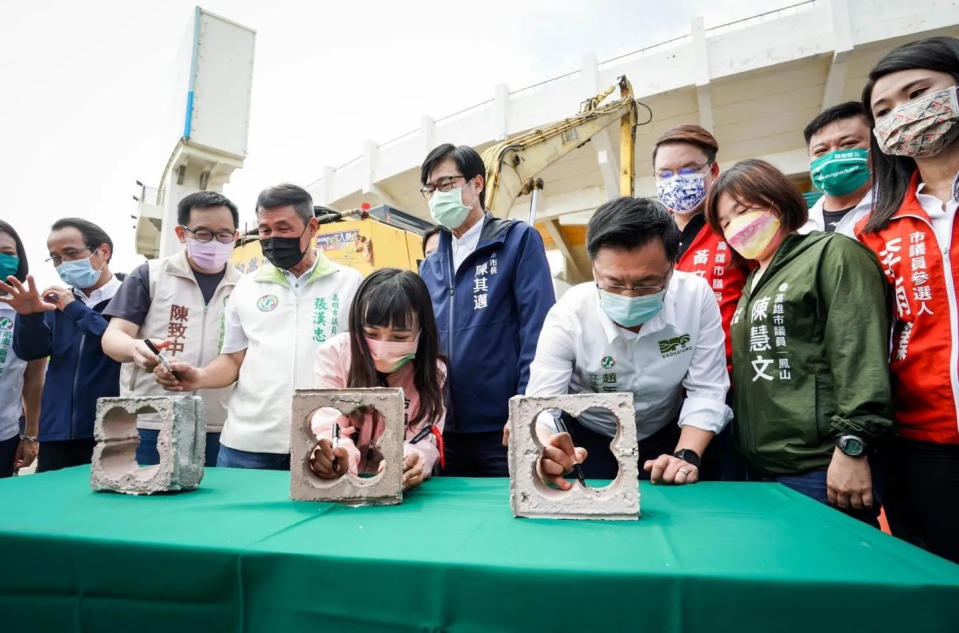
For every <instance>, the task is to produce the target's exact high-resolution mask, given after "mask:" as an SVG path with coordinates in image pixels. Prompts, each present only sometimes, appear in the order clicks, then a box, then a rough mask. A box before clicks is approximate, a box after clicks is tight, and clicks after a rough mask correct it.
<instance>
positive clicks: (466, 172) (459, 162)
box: [420, 143, 486, 209]
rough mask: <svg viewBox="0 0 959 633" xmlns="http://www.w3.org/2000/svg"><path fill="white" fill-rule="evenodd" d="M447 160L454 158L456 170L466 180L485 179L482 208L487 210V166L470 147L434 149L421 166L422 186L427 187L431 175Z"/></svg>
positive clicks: (447, 144) (481, 198) (444, 145)
mask: <svg viewBox="0 0 959 633" xmlns="http://www.w3.org/2000/svg"><path fill="white" fill-rule="evenodd" d="M447 158H452V159H453V162H455V163H456V168H457V169H459V170H460V173H461V174H463V177H464V178H466V180H472V179H473V178H475V177H476V176H482V177H483V188H482V189H480V193H479V201H480V206H481V207H483V208H484V209H485V208H486V165H484V164H483V159H482V158H481V157H480V155H479V153H478V152H477V151H476V150H475V149H473V148H472V147H470V146H469V145H460V146H459V147H457V146H456V145H453V144H452V143H443V144H442V145H440V146H439V147H437V148H434V149H433V151H432V152H430V153H429V154H428V155H427V156H426V160H424V161H423V164H422V165H421V166H420V184H421V185H425V184H426V181H427V180H429V178H430V173H431V172H432V171H433V170H434V169H436V166H437V165H439V164H440V163H442V162H443V161H444V160H446V159H447Z"/></svg>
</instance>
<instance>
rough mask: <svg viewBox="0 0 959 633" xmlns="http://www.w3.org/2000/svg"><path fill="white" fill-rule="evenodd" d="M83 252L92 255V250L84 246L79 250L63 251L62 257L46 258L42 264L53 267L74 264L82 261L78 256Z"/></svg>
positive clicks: (52, 256)
mask: <svg viewBox="0 0 959 633" xmlns="http://www.w3.org/2000/svg"><path fill="white" fill-rule="evenodd" d="M84 251H86V252H88V253H93V249H90V248H87V247H86V246H84V247H83V248H81V249H76V248H68V249H67V250H65V251H63V256H62V257H61V256H60V255H51V256H50V257H48V258H47V259H45V260H43V261H44V263H47V264H49V263H52V264H53V265H54V266H59V265H60V264H62V263H63V262H74V261H76V260H78V259H83V258H82V257H80V254H81V253H83V252H84Z"/></svg>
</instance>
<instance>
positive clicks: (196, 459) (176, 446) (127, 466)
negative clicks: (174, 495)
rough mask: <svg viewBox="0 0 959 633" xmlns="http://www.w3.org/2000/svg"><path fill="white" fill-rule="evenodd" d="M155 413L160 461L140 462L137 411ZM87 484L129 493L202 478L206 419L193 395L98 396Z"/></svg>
mask: <svg viewBox="0 0 959 633" xmlns="http://www.w3.org/2000/svg"><path fill="white" fill-rule="evenodd" d="M140 413H156V414H158V415H159V417H160V419H161V421H162V424H163V426H161V427H160V433H159V436H158V438H157V451H158V452H159V454H160V463H159V464H156V465H154V466H145V467H142V468H141V467H140V466H139V465H137V461H136V449H137V445H139V443H140V435H139V433H138V432H137V415H138V414H140ZM93 434H94V438H95V439H96V441H97V445H96V447H95V448H94V449H93V460H92V462H93V463H92V467H91V472H90V486H91V487H92V488H93V489H94V490H110V491H113V492H122V493H125V494H132V495H149V494H153V493H155V492H172V491H178V490H194V489H195V488H196V487H197V486H199V485H200V480H201V479H203V463H204V461H205V459H204V458H205V451H206V423H205V420H204V410H203V399H202V398H199V397H196V396H165V397H151V398H100V399H99V400H97V418H96V422H95V423H94V429H93Z"/></svg>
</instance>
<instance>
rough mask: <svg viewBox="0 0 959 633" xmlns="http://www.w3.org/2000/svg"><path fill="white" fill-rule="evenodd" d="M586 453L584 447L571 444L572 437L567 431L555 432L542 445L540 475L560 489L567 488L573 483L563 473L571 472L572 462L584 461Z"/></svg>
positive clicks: (579, 462)
mask: <svg viewBox="0 0 959 633" xmlns="http://www.w3.org/2000/svg"><path fill="white" fill-rule="evenodd" d="M586 454H587V453H586V449H585V448H582V447H580V446H573V438H572V437H570V435H569V433H555V434H553V435H551V436H550V438H549V443H548V444H547V445H546V446H544V447H543V456H542V457H541V458H540V460H539V466H538V469H539V473H540V477H541V478H542V479H543V481H545V482H546V483H548V484H553V485H554V486H556V487H557V488H559V489H560V490H569V489H570V488H572V487H573V484H571V483H570V482H568V481H566V478H565V477H564V476H563V475H565V474H566V473H569V472H572V471H573V465H574V464H582V463H583V462H584V461H586Z"/></svg>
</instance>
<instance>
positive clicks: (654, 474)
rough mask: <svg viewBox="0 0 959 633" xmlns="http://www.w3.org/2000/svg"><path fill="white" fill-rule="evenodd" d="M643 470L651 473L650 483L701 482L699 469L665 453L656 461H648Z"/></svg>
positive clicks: (681, 483)
mask: <svg viewBox="0 0 959 633" xmlns="http://www.w3.org/2000/svg"><path fill="white" fill-rule="evenodd" d="M643 470H645V471H646V472H648V473H649V481H650V483H654V484H658V483H660V482H662V483H664V484H675V485H683V484H694V483H696V482H697V481H699V469H698V468H696V467H695V466H693V465H692V464H690V463H689V462H687V461H686V460H683V459H679V458H678V457H674V456H672V455H666V454H665V453H664V454H662V455H660V456H659V457H657V458H656V459H647V460H646V462H645V463H644V464H643Z"/></svg>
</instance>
